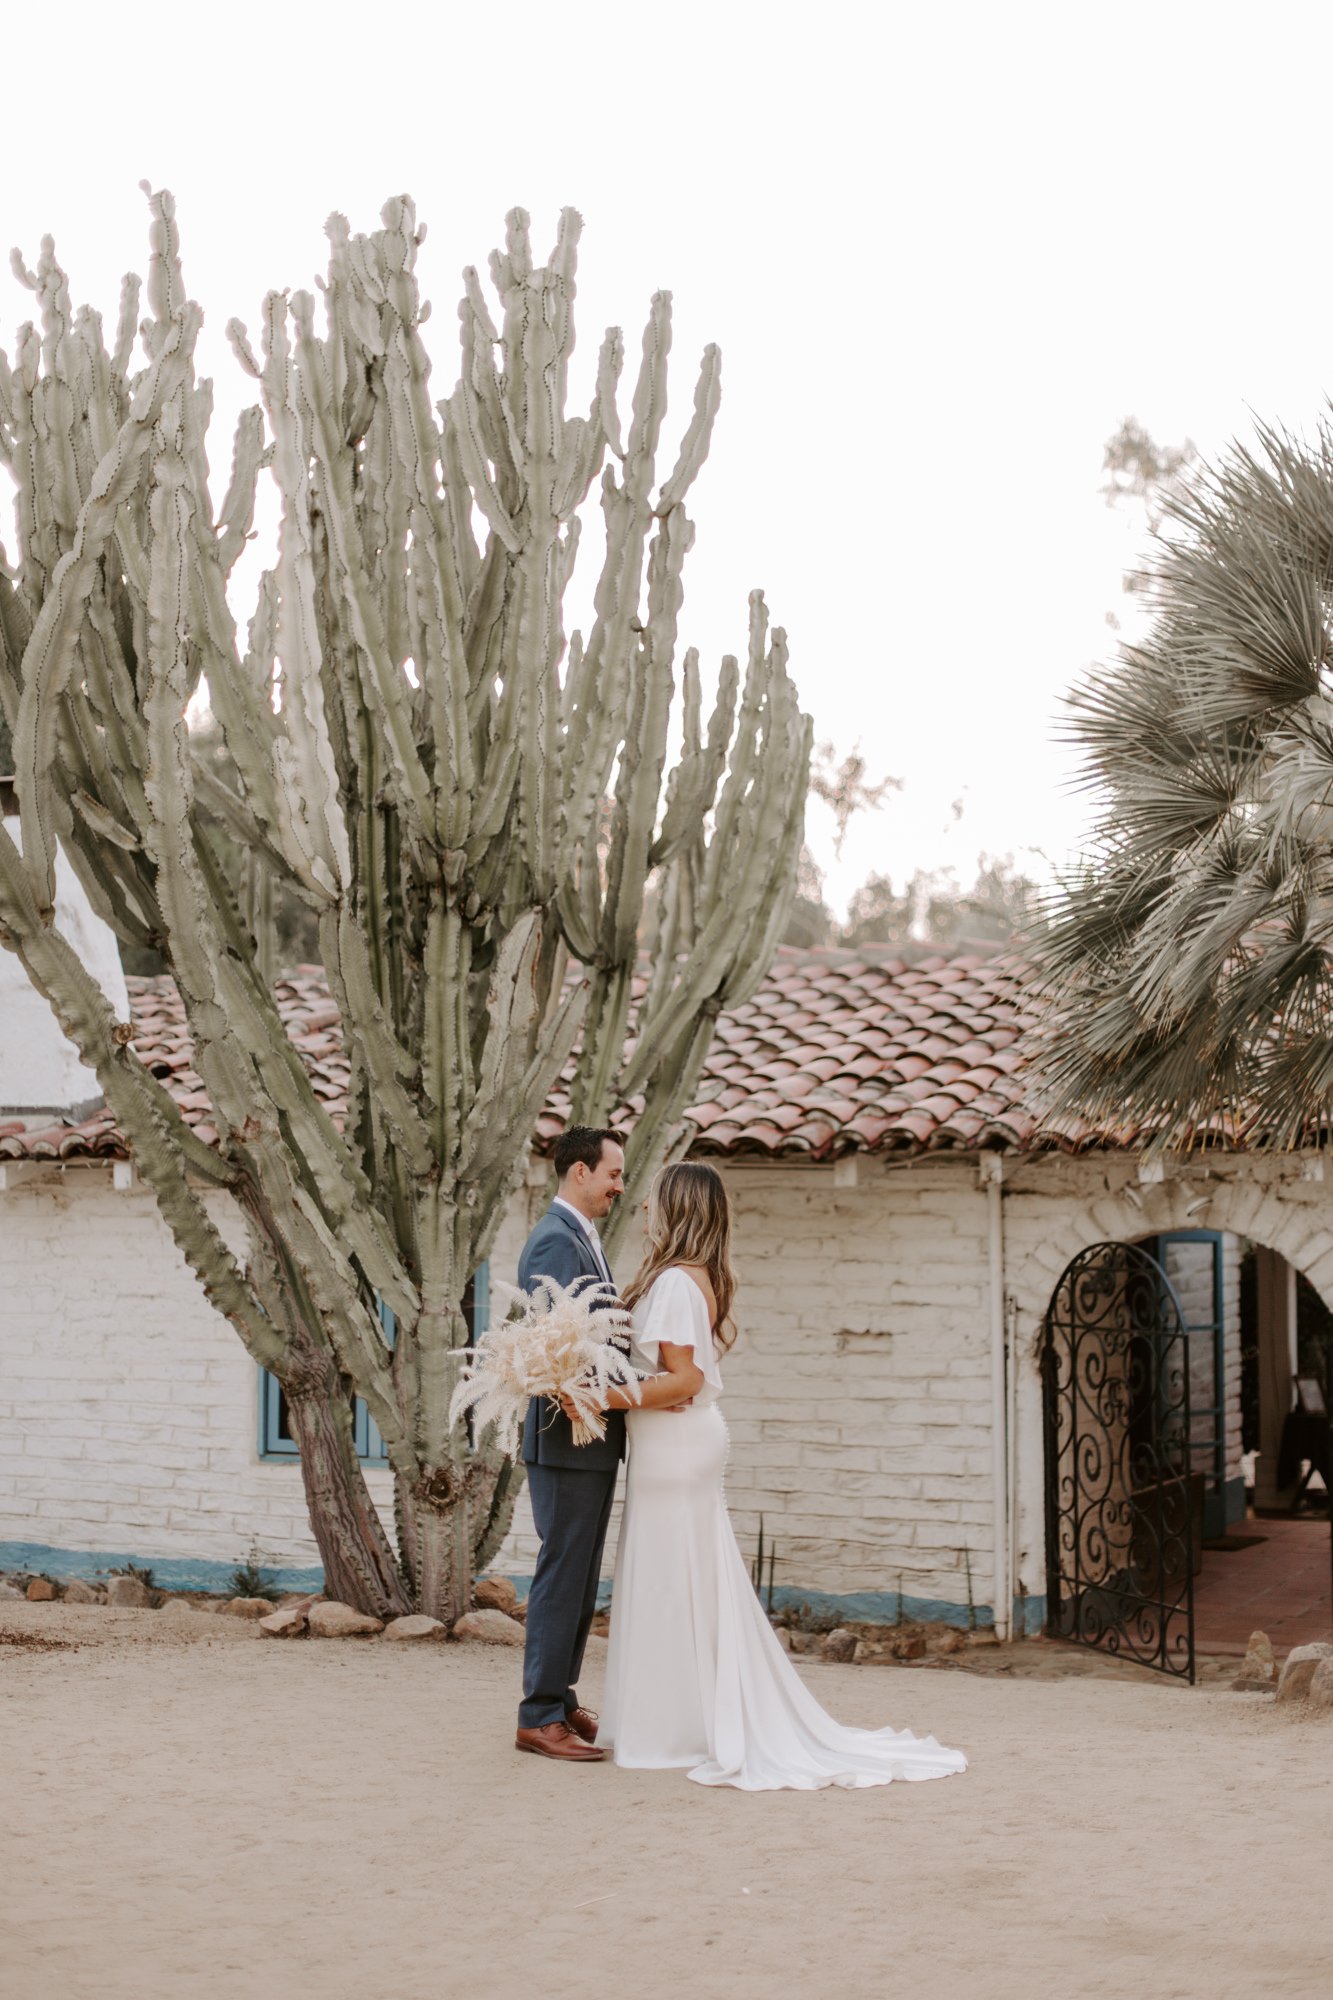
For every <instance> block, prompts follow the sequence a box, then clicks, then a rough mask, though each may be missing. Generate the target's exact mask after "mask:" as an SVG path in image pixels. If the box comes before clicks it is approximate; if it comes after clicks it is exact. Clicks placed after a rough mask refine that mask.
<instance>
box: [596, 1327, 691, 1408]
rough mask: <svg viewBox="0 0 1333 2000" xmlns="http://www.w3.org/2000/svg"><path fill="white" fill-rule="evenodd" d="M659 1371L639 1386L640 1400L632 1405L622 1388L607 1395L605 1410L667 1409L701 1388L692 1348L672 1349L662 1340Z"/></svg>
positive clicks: (687, 1399)
mask: <svg viewBox="0 0 1333 2000" xmlns="http://www.w3.org/2000/svg"><path fill="white" fill-rule="evenodd" d="M659 1351H660V1354H661V1357H662V1372H661V1374H660V1375H650V1376H648V1378H647V1380H646V1381H644V1382H641V1383H640V1385H639V1400H638V1402H637V1403H635V1402H632V1401H631V1399H630V1398H629V1396H628V1395H627V1394H626V1393H625V1391H624V1390H623V1389H611V1390H609V1391H608V1392H607V1398H606V1407H607V1409H608V1410H667V1409H670V1408H671V1407H672V1405H673V1404H675V1403H688V1402H689V1400H690V1398H691V1396H697V1395H698V1393H699V1391H700V1390H701V1389H702V1388H703V1385H704V1375H703V1370H702V1368H700V1367H699V1366H698V1364H697V1363H696V1361H695V1359H694V1349H693V1348H692V1347H675V1346H673V1345H672V1343H671V1342H670V1341H669V1340H664V1341H663V1342H662V1345H661V1348H660V1350H659Z"/></svg>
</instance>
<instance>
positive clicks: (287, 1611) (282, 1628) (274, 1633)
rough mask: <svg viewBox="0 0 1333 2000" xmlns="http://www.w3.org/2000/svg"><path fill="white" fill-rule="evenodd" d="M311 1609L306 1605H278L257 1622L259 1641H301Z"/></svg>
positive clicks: (307, 1624) (308, 1622) (306, 1628)
mask: <svg viewBox="0 0 1333 2000" xmlns="http://www.w3.org/2000/svg"><path fill="white" fill-rule="evenodd" d="M310 1610H311V1607H310V1605H309V1604H306V1603H297V1604H280V1605H279V1606H278V1608H277V1610H276V1611H272V1610H270V1611H269V1612H267V1613H266V1614H265V1616H264V1617H263V1618H261V1619H260V1621H259V1636H260V1638H261V1639H302V1638H304V1637H305V1634H306V1632H307V1630H308V1629H309V1625H310Z"/></svg>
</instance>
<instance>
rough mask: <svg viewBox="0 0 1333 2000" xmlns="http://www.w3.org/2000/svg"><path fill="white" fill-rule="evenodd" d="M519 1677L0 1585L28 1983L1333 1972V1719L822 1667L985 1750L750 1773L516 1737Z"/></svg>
mask: <svg viewBox="0 0 1333 2000" xmlns="http://www.w3.org/2000/svg"><path fill="white" fill-rule="evenodd" d="M52 1642H56V1643H52ZM594 1649H595V1651H596V1654H597V1657H596V1658H595V1659H593V1660H592V1662H591V1669H592V1670H591V1672H590V1673H589V1675H588V1676H587V1678H586V1680H585V1685H584V1692H585V1693H586V1694H587V1695H588V1696H590V1697H591V1698H592V1700H593V1701H594V1702H595V1700H596V1693H597V1683H598V1682H599V1681H600V1676H601V1667H602V1661H603V1659H604V1656H605V1645H604V1642H598V1641H594ZM518 1667H519V1662H518V1658H517V1656H516V1655H515V1654H514V1653H512V1652H509V1651H507V1650H491V1649H486V1648H480V1647H464V1646H428V1647H417V1648H413V1647H407V1646H405V1647H402V1648H390V1647H388V1646H385V1645H380V1644H374V1643H367V1642H358V1641H336V1642H330V1641H326V1642H323V1643H320V1642H316V1641H301V1642H296V1643H287V1644H272V1643H267V1642H264V1641H261V1640H259V1639H258V1638H257V1637H256V1635H255V1634H254V1631H253V1628H252V1627H250V1626H247V1625H243V1624H241V1623H240V1622H239V1621H233V1620H229V1619H220V1618H213V1617H206V1616H205V1615H203V1614H199V1615H198V1616H197V1617H196V1618H194V1619H193V1620H192V1621H191V1622H190V1624H189V1626H188V1628H187V1627H185V1626H183V1625H182V1624H180V1623H176V1622H173V1621H171V1620H169V1619H168V1618H166V1617H165V1616H164V1615H163V1614H161V1613H154V1612H132V1611H111V1610H106V1609H102V1608H99V1607H89V1608H84V1607H80V1606H73V1605H62V1606H58V1607H56V1606H45V1605H10V1604H7V1605H4V1606H3V1607H0V1801H3V1808H4V1810H3V1814H2V1815H0V1820H2V1821H3V1825H2V1828H0V1994H3V1996H4V2000H93V1996H97V2000H260V1996H264V2000H267V1996H270V1995H273V1996H283V2000H307V1996H310V2000H314V1996H319V2000H352V1996H360V1995H363V1994H372V1993H373V1994H377V1995H382V1996H385V2000H428V1997H429V2000H454V1996H459V2000H464V1996H466V2000H509V1996H511V1995H513V1996H529V1995H537V1996H541V2000H567V1996H574V1995H579V1996H583V1995H587V1994H590V1993H593V1994H614V1995H615V1996H616V2000H622V1996H624V1997H625V2000H665V1996H668V1995H670V1996H672V2000H680V1996H685V1995H689V1996H691V2000H722V1996H726V2000H774V1997H775V1996H783V2000H805V1996H807V1995H809V1996H819V2000H825V1996H831V2000H882V1997H883V2000H896V1996H898V1995H909V1994H910V1995H918V1994H924V1995H929V1996H931V2000H954V1996H960V2000H961V1996H973V1995H986V1996H988V2000H1010V1996H1018V1995H1022V1996H1023V2000H1055V1996H1060V2000H1085V1996H1086V1997H1087V2000H1093V1996H1111V1995H1117V1996H1119V1995H1127V1994H1139V1993H1151V1994H1152V1995H1153V1996H1154V2000H1231V1996H1236V2000H1242V1996H1243V2000H1256V1996H1268V1995H1273V1996H1277V1995H1282V1996H1285V2000H1314V1996H1316V1995H1323V1994H1326V1993H1327V1992H1328V1991H1329V1990H1330V1979H1331V1978H1333V1973H1330V1967H1331V1966H1333V1895H1330V1893H1329V1884H1330V1881H1333V1813H1330V1803H1331V1802H1333V1718H1316V1717H1313V1716H1309V1715H1301V1714H1298V1713H1292V1712H1290V1711H1289V1710H1287V1709H1286V1708H1285V1707H1284V1708H1283V1709H1281V1710H1279V1709H1277V1708H1276V1707H1275V1706H1274V1704H1273V1703H1272V1702H1271V1701H1270V1700H1268V1699H1266V1698H1263V1697H1256V1696H1247V1695H1242V1694H1233V1693H1231V1692H1229V1691H1226V1690H1225V1689H1224V1688H1222V1687H1219V1686H1217V1685H1212V1686H1208V1687H1201V1688H1197V1689H1189V1688H1187V1687H1184V1686H1181V1685H1176V1684H1168V1683H1165V1682H1160V1681H1157V1680H1149V1679H1146V1678H1144V1677H1142V1676H1139V1675H1134V1676H1130V1677H1125V1678H1110V1679H1102V1678H1090V1677H1087V1676H1084V1675H1075V1676H1071V1677H1069V1678H1065V1679H1058V1680H1053V1681H1051V1680H1040V1679H1030V1678H1027V1677H1023V1676H1005V1675H997V1674H994V1673H991V1674H986V1675H981V1674H974V1673H970V1672H966V1671H957V1672H955V1671H944V1670H935V1671H929V1672H927V1671H922V1670H920V1669H917V1668H911V1667H892V1666H886V1667H867V1666H860V1667H854V1666H846V1667H842V1666H829V1665H813V1664H807V1663H805V1662H802V1670H803V1672H804V1673H805V1675H806V1678H807V1679H808V1681H809V1684H810V1686H811V1687H812V1688H813V1689H814V1691H815V1693H816V1695H817V1696H818V1697H819V1699H820V1700H821V1701H822V1702H824V1704H825V1705H826V1706H827V1707H828V1708H829V1709H831V1710H832V1711H833V1712H834V1713H835V1714H837V1715H838V1716H839V1717H840V1718H842V1719H844V1720H845V1721H848V1722H855V1723H861V1724H866V1725H883V1724H885V1723H892V1724H894V1725H895V1726H898V1727H902V1726H907V1727H910V1728H913V1729H915V1730H917V1731H918V1732H920V1733H925V1732H933V1733H934V1734H935V1735H937V1736H938V1737H939V1738H940V1740H941V1741H942V1742H944V1743H949V1744H957V1745H959V1746H960V1747H961V1748H963V1749H965V1750H966V1751H967V1753H968V1756H969V1758H970V1759H971V1769H970V1770H969V1772H968V1773H967V1775H966V1776H964V1777H960V1778H949V1779H944V1780H941V1781H938V1782H935V1783H931V1784H925V1785H907V1784H895V1785H892V1786H889V1787H887V1788H885V1789H883V1790H874V1791H866V1792H858V1793H846V1792H837V1791H829V1792H820V1793H814V1794H793V1793H777V1794H767V1795H762V1796H744V1795H741V1794H738V1793H735V1792H728V1791H709V1790H705V1789H703V1788H701V1787H699V1786H695V1785H691V1784H690V1783H689V1782H688V1781H687V1780H686V1779H685V1778H684V1777H683V1776H682V1775H681V1774H679V1773H671V1772H662V1773H645V1772H622V1771H617V1770H615V1769H614V1767H611V1766H607V1765H604V1766H597V1767H593V1768H590V1769H589V1768H585V1769H567V1768H561V1767H558V1766H554V1765H551V1764H549V1763H545V1762H542V1761H541V1760H539V1759H537V1758H535V1757H524V1756H519V1755H517V1754H516V1753H515V1752H514V1750H513V1749H512V1747H511V1745H512V1728H513V1706H514V1699H515V1692H516V1684H517V1679H518Z"/></svg>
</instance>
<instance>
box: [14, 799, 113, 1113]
mask: <svg viewBox="0 0 1333 2000" xmlns="http://www.w3.org/2000/svg"><path fill="white" fill-rule="evenodd" d="M5 830H6V832H7V833H8V834H9V835H10V838H11V839H13V840H15V841H19V839H20V834H19V822H18V820H17V818H9V819H7V820H6V822H5ZM56 923H57V925H58V926H59V929H60V932H61V935H62V936H63V937H64V938H65V939H66V941H67V942H68V943H69V944H70V945H72V946H73V948H74V950H75V952H76V953H77V955H78V957H79V960H80V962H81V963H82V964H83V965H85V966H86V967H87V969H88V971H89V972H90V973H91V974H92V976H93V978H94V979H96V980H97V981H98V982H99V983H100V985H101V987H102V991H103V992H104V993H105V994H106V996H107V998H108V1000H109V1001H110V1002H111V1005H112V1006H113V1007H114V1009H115V1010H116V1015H117V1017H118V1019H120V1020H122V1021H124V1020H127V1019H128V1018H129V1011H130V1004H129V997H128V995H127V993H126V989H125V975H124V973H123V972H122V971H121V966H120V953H119V951H118V949H117V946H116V940H115V938H114V937H113V935H112V933H111V932H110V930H108V928H107V926H106V925H105V924H104V923H103V922H102V921H101V919H100V918H99V917H97V916H95V915H94V914H93V909H92V905H91V904H90V903H89V901H88V898H87V896H86V895H85V894H84V892H83V886H82V884H81V883H80V881H79V879H78V877H77V875H76V874H75V873H74V870H73V869H72V868H71V867H70V864H69V861H68V860H67V858H66V856H65V853H64V850H63V849H58V850H57V853H56ZM101 1101H102V1092H101V1089H100V1087H99V1085H98V1081H97V1078H96V1076H95V1075H94V1073H93V1071H92V1070H90V1069H89V1068H88V1067H87V1065H86V1064H85V1063H83V1062H81V1061H80V1059H79V1053H78V1050H77V1049H76V1048H75V1047H74V1044H73V1042H71V1041H68V1040H66V1038H65V1036H64V1035H63V1034H62V1033H61V1032H60V1029H59V1027H58V1026H57V1024H56V1019H55V1016H54V1015H53V1014H52V1012H51V1009H50V1006H49V1004H48V1003H47V1001H46V999H45V998H44V997H43V995H42V994H40V993H39V992H38V991H37V988H36V987H35V986H34V985H33V984H32V982H31V980H30V979H29V978H28V975H27V973H26V972H25V971H24V969H23V967H22V965H21V964H20V963H19V960H18V958H17V956H16V955H15V953H13V952H11V951H5V950H3V949H0V1119H3V1118H4V1116H5V1114H6V1113H7V1112H20V1113H24V1112H26V1113H30V1114H38V1115H40V1114H41V1113H43V1112H47V1113H50V1112H73V1113H74V1114H75V1115H76V1116H79V1117H82V1116H85V1115H86V1113H87V1112H88V1111H89V1110H90V1109H91V1108H92V1107H93V1106H95V1105H97V1104H100V1103H101Z"/></svg>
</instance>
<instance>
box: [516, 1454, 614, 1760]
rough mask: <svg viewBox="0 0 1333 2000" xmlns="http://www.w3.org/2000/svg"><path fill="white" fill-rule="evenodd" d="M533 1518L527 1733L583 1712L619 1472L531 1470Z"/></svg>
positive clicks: (523, 1711)
mask: <svg viewBox="0 0 1333 2000" xmlns="http://www.w3.org/2000/svg"><path fill="white" fill-rule="evenodd" d="M527 1471H528V1491H529V1493H530V1494H531V1495H532V1518H533V1521H534V1523H535V1525H536V1529H537V1533H538V1534H539V1535H540V1537H541V1552H540V1554H539V1555H538V1557H537V1570H536V1574H535V1575H534V1577H533V1579H532V1588H531V1590H530V1591H529V1592H528V1613H527V1639H526V1642H525V1646H524V1653H523V1699H522V1701H521V1702H520V1704H519V1710H518V1720H519V1727H520V1728H522V1729H542V1728H544V1727H545V1726H546V1724H547V1723H548V1722H563V1721H564V1719H565V1717H566V1716H567V1715H568V1714H569V1712H570V1710H571V1709H574V1708H577V1707H578V1705H579V1703H578V1696H577V1695H576V1693H575V1692H574V1690H575V1686H576V1683H577V1681H578V1677H579V1670H580V1668H581V1667H582V1665H583V1649H584V1646H585V1645H586V1644H587V1639H588V1631H589V1628H590V1626H591V1625H592V1619H593V1613H594V1611H595V1610H596V1608H597V1580H598V1574H599V1572H600V1570H601V1567H602V1549H603V1548H604V1546H605V1544H606V1530H607V1524H608V1522H609V1521H610V1519H611V1503H612V1501H613V1500H614V1498H615V1491H616V1473H617V1472H618V1471H619V1467H618V1466H615V1465H613V1466H611V1467H609V1468H608V1469H606V1470H597V1471H594V1470H591V1469H590V1470H588V1471H587V1472H575V1471H572V1470H570V1468H569V1467H567V1466H563V1465H529V1466H528V1469H527Z"/></svg>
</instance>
